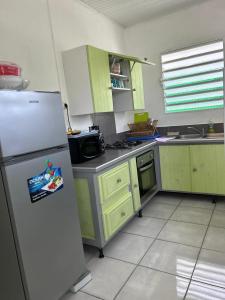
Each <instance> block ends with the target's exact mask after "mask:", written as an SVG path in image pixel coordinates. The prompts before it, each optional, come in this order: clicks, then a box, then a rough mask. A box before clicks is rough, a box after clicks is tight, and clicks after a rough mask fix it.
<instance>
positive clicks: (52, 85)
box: [0, 0, 59, 91]
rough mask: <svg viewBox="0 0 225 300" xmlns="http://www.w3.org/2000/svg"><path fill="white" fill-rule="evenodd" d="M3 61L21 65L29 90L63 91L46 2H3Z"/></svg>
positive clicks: (0, 30)
mask: <svg viewBox="0 0 225 300" xmlns="http://www.w3.org/2000/svg"><path fill="white" fill-rule="evenodd" d="M0 38H1V41H0V44H1V46H0V60H1V59H2V60H9V61H12V62H16V63H18V64H19V65H20V66H21V67H22V68H23V73H24V77H25V78H27V79H30V81H31V83H30V86H29V89H31V90H43V91H47V90H50V91H55V90H59V84H58V81H57V72H56V65H55V59H54V51H53V44H52V39H51V31H50V26H49V19H48V13H47V5H46V0H38V1H35V0H20V1H15V0H0Z"/></svg>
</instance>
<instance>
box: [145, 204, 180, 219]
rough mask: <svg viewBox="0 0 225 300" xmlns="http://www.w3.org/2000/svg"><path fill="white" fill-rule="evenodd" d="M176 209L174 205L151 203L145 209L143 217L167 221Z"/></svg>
mask: <svg viewBox="0 0 225 300" xmlns="http://www.w3.org/2000/svg"><path fill="white" fill-rule="evenodd" d="M175 208H176V206H174V205H170V204H166V203H157V202H153V203H149V204H148V205H147V206H146V207H145V208H144V209H143V216H145V217H152V218H160V219H166V220H167V219H169V217H170V216H171V215H172V213H173V212H174V210H175Z"/></svg>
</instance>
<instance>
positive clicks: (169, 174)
mask: <svg viewBox="0 0 225 300" xmlns="http://www.w3.org/2000/svg"><path fill="white" fill-rule="evenodd" d="M159 153H160V169H161V181H162V189H163V190H169V191H181V192H190V191H191V172H190V156H189V146H160V147H159Z"/></svg>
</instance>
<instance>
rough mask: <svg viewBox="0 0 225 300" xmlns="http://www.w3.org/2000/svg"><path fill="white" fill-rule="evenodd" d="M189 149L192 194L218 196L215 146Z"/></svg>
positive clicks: (191, 147)
mask: <svg viewBox="0 0 225 300" xmlns="http://www.w3.org/2000/svg"><path fill="white" fill-rule="evenodd" d="M189 149H190V159H191V184H192V192H193V193H206V194H217V193H218V191H217V164H216V148H215V145H191V146H190V147H189ZM224 173H225V171H224Z"/></svg>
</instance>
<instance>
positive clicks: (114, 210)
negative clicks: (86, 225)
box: [103, 193, 134, 240]
mask: <svg viewBox="0 0 225 300" xmlns="http://www.w3.org/2000/svg"><path fill="white" fill-rule="evenodd" d="M133 213H134V208H133V202H132V195H131V194H130V193H128V194H127V195H126V196H125V197H124V198H123V199H121V201H119V202H117V203H116V204H115V205H114V206H112V207H110V208H109V209H108V210H106V211H104V213H103V226H104V235H105V239H106V240H108V239H109V237H110V236H111V235H112V234H113V233H114V232H116V231H117V230H118V229H119V228H120V227H121V226H122V225H123V224H124V223H125V222H126V221H127V220H128V219H129V218H130V217H131V216H132V215H133Z"/></svg>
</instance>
